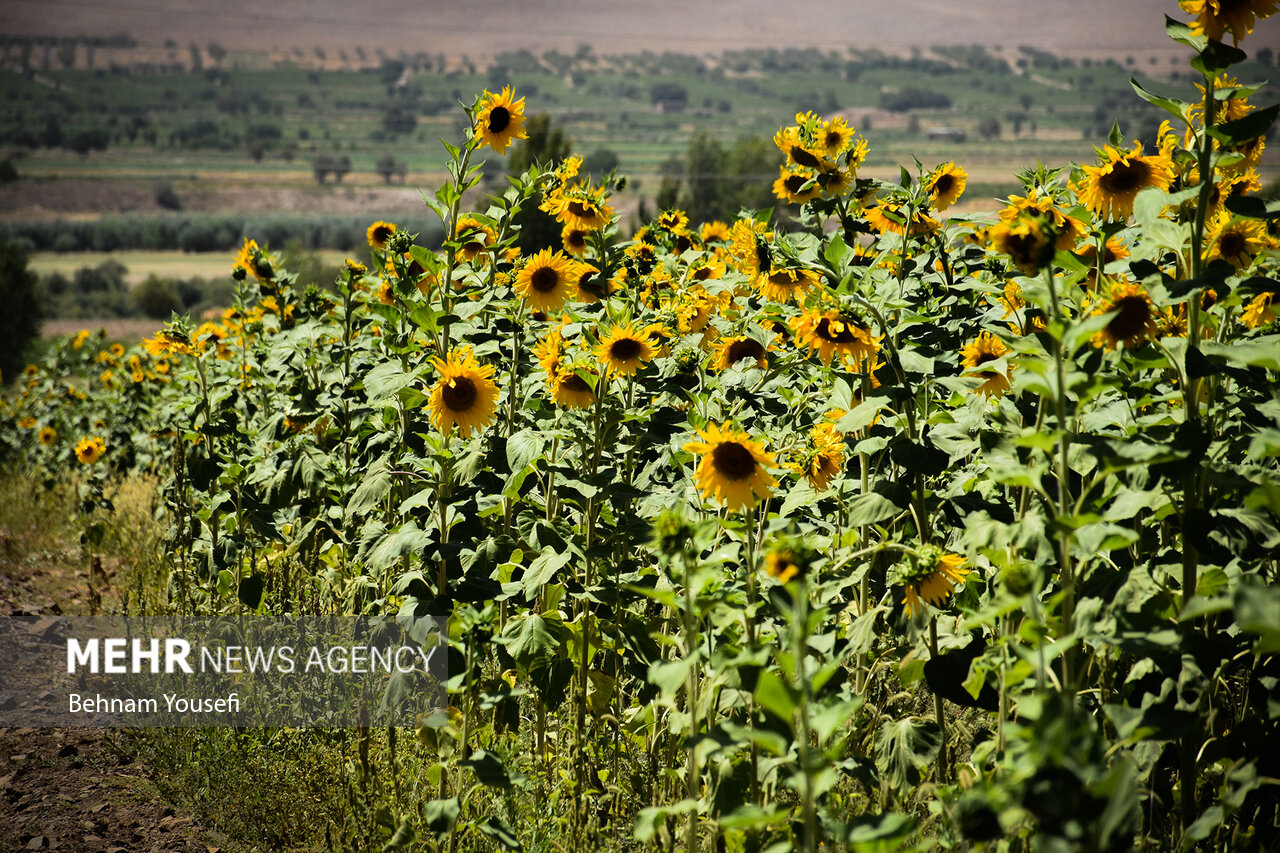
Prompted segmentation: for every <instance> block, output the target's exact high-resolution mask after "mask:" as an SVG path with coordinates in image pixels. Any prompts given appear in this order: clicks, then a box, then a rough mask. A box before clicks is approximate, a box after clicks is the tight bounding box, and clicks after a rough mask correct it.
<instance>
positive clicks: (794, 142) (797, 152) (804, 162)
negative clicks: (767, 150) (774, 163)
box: [773, 127, 835, 171]
mask: <svg viewBox="0 0 1280 853" xmlns="http://www.w3.org/2000/svg"><path fill="white" fill-rule="evenodd" d="M773 144H774V145H776V146H778V150H779V151H781V152H782V153H783V154H785V155H786V157H787V161H788V162H789V163H790V164H792V165H794V166H800V167H802V168H805V169H818V170H821V171H826V170H828V169H831V168H834V167H835V163H833V162H831V161H830V160H828V159H826V157H824V156H823V154H824V153H825V152H823V151H819V150H818V149H817V147H816V146H815V147H810V146H807V145H805V144H804V143H803V142H802V141H801V139H800V131H799V128H796V127H784V128H781V129H780V130H779V131H778V132H777V133H776V134H774V137H773Z"/></svg>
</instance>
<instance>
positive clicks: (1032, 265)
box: [987, 213, 1058, 275]
mask: <svg viewBox="0 0 1280 853" xmlns="http://www.w3.org/2000/svg"><path fill="white" fill-rule="evenodd" d="M1057 238H1058V235H1057V234H1056V233H1055V232H1054V230H1053V227H1052V225H1051V224H1050V221H1049V220H1048V219H1047V218H1046V217H1045V216H1043V215H1039V214H1032V213H1024V214H1023V215H1021V216H1019V217H1018V218H1017V219H1016V220H1014V221H1013V222H997V223H996V224H995V225H992V226H991V228H989V229H988V230H987V239H988V240H990V241H991V248H993V249H994V250H996V251H997V252H1000V253H1002V254H1005V255H1008V256H1009V258H1010V260H1012V261H1013V263H1014V265H1015V266H1016V267H1018V269H1020V270H1022V272H1024V273H1025V274H1027V275H1034V274H1035V273H1036V272H1037V271H1039V270H1042V269H1044V268H1045V267H1046V266H1048V265H1049V262H1050V261H1052V260H1053V253H1054V250H1055V245H1056V243H1057Z"/></svg>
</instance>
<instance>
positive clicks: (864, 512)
mask: <svg viewBox="0 0 1280 853" xmlns="http://www.w3.org/2000/svg"><path fill="white" fill-rule="evenodd" d="M903 508H904V507H901V506H899V505H898V504H896V503H894V502H893V501H891V500H890V499H889V498H886V497H885V496H884V495H882V494H880V493H879V492H867V493H866V494H862V495H858V496H857V497H855V498H854V499H853V500H851V501H849V525H850V526H851V527H860V526H861V525H864V524H879V523H880V522H882V521H887V520H888V519H890V518H893V517H894V516H895V515H897V514H898V513H899V512H901V511H902V510H903Z"/></svg>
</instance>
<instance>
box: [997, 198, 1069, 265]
mask: <svg viewBox="0 0 1280 853" xmlns="http://www.w3.org/2000/svg"><path fill="white" fill-rule="evenodd" d="M1028 215H1029V216H1040V217H1042V218H1044V219H1045V220H1047V222H1048V223H1049V227H1050V228H1051V229H1052V230H1053V232H1054V233H1055V234H1057V235H1058V238H1057V241H1056V242H1055V243H1054V248H1057V249H1065V250H1068V251H1070V250H1071V249H1072V248H1074V247H1075V245H1076V243H1078V242H1080V238H1081V237H1083V236H1084V235H1085V234H1086V233H1088V231H1089V228H1088V227H1087V226H1086V225H1085V224H1084V223H1083V222H1081V221H1080V220H1079V219H1076V218H1075V217H1074V216H1067V215H1066V214H1065V213H1063V212H1062V211H1061V210H1060V209H1059V208H1058V206H1057V204H1055V202H1054V199H1053V196H1052V195H1051V194H1049V193H1044V194H1042V193H1041V190H1040V187H1032V188H1031V190H1030V191H1029V192H1028V193H1027V195H1026V197H1025V198H1024V197H1022V196H1016V195H1011V196H1009V203H1008V205H1007V206H1006V207H1005V208H1003V209H1002V210H1001V211H1000V221H1001V222H1002V223H1005V224H1009V225H1012V224H1013V223H1015V222H1017V220H1019V219H1021V218H1023V217H1024V216H1028ZM988 238H989V234H988Z"/></svg>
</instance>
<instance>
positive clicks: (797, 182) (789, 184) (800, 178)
mask: <svg viewBox="0 0 1280 853" xmlns="http://www.w3.org/2000/svg"><path fill="white" fill-rule="evenodd" d="M808 180H809V179H808V178H806V177H805V176H804V175H787V178H786V180H784V181H783V182H782V183H783V184H784V185H785V186H786V188H787V192H789V193H791V194H792V195H795V194H796V193H798V192H800V189H801V188H802V187H803V186H804V185H805V182H806V181H808Z"/></svg>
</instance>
